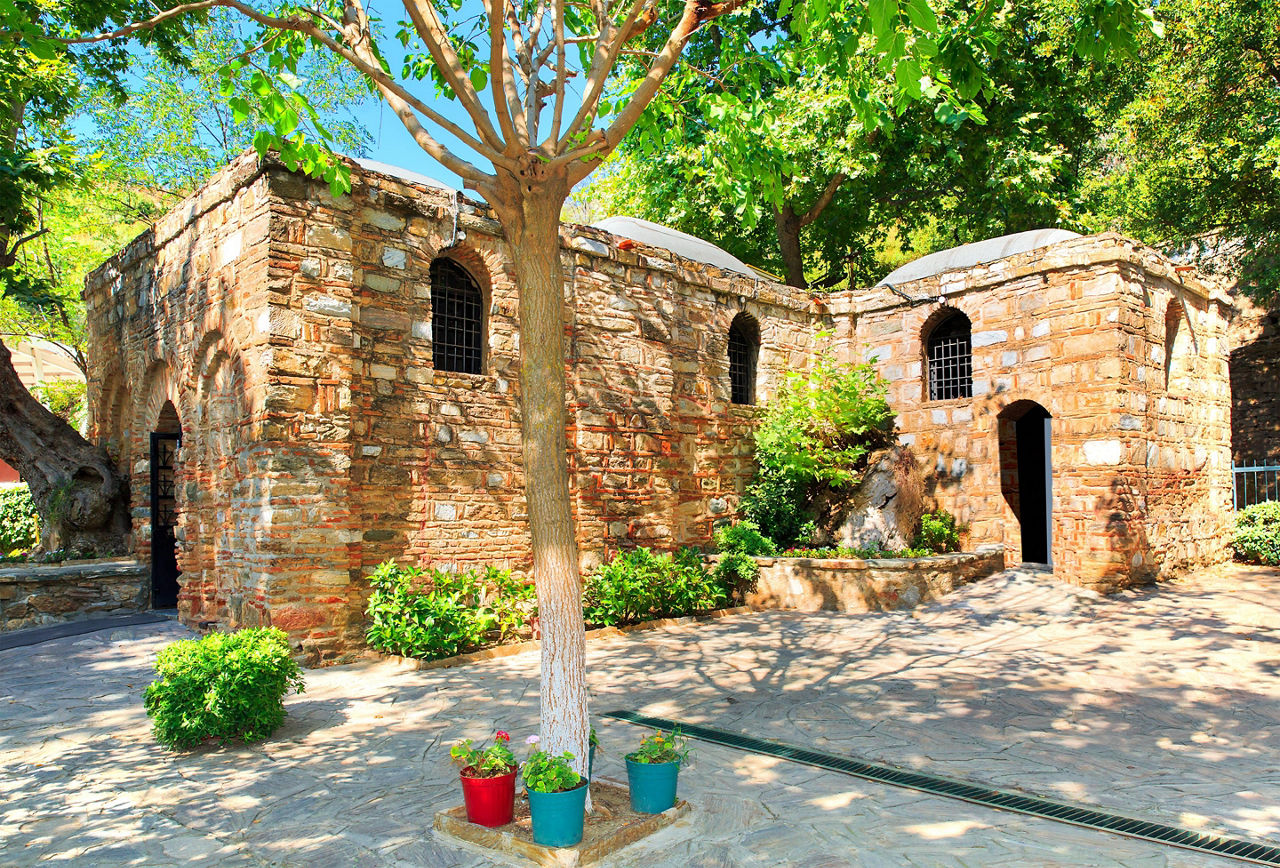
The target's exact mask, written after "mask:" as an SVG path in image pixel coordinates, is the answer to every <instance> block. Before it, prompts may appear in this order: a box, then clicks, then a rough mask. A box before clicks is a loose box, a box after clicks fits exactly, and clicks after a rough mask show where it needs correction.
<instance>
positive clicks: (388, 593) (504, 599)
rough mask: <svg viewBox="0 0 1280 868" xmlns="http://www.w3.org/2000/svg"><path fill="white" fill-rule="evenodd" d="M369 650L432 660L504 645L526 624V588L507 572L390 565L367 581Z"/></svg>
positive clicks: (530, 600) (530, 597)
mask: <svg viewBox="0 0 1280 868" xmlns="http://www.w3.org/2000/svg"><path fill="white" fill-rule="evenodd" d="M369 581H370V584H371V585H372V588H373V593H372V594H371V595H370V597H369V606H368V609H367V610H366V612H367V614H368V616H369V620H370V622H371V623H370V625H369V629H368V631H367V632H366V634H365V639H366V640H367V641H368V643H369V645H370V647H373V648H376V649H377V650H379V651H385V652H387V653H390V654H400V655H402V656H405V657H421V658H423V659H426V660H435V659H437V658H440V657H452V656H454V655H455V654H461V653H463V652H466V651H474V650H476V649H479V648H484V647H487V646H490V645H498V644H501V643H503V642H509V641H511V640H512V638H514V637H515V636H516V634H517V633H518V632H519V631H520V630H521V629H523V628H524V627H525V626H527V625H528V624H529V622H530V621H531V620H532V618H533V615H534V612H535V611H536V606H535V603H534V600H535V592H534V588H533V585H532V584H528V583H526V582H525V581H524V580H523V579H522V578H520V577H518V576H515V575H513V574H512V573H511V572H510V571H509V570H500V569H497V568H496V567H489V568H487V569H485V570H468V571H466V572H446V571H445V570H438V569H436V570H422V569H419V568H417V567H402V566H399V565H397V564H396V563H394V562H393V561H387V562H386V563H384V564H382V565H380V566H379V567H378V568H377V569H376V570H374V572H373V574H372V575H371V576H370V577H369Z"/></svg>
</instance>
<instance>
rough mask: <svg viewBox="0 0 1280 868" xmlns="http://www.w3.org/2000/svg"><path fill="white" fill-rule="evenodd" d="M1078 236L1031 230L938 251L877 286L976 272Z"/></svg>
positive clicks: (895, 273)
mask: <svg viewBox="0 0 1280 868" xmlns="http://www.w3.org/2000/svg"><path fill="white" fill-rule="evenodd" d="M1080 237H1081V236H1080V233H1079V232H1072V231H1071V230H1069V229H1031V230H1028V231H1026V232H1015V233H1013V234H1011V235H1000V236H997V237H996V238H987V239H985V240H983V241H975V242H972V243H970V244H961V245H960V246H958V247H951V248H948V249H947V250H939V251H938V252H937V253H930V254H928V255H927V256H921V257H920V258H919V259H915V260H912V261H911V262H908V263H907V264H906V265H903V266H900V267H898V268H896V269H894V270H893V271H891V272H890V273H889V274H887V275H885V277H883V278H882V279H881V280H880V281H879V282H878V283H876V286H897V285H900V284H903V283H911V282H912V281H915V280H924V279H925V278H929V277H935V276H937V275H939V274H943V273H945V272H948V271H957V270H960V269H966V268H973V267H974V266H976V265H983V264H985V263H988V262H995V261H996V260H998V259H1004V258H1006V257H1009V256H1017V255H1018V254H1019V253H1026V252H1028V251H1030V250H1037V249H1039V248H1041V247H1049V246H1051V245H1053V244H1057V243H1058V242H1060V241H1068V240H1070V239H1072V238H1080Z"/></svg>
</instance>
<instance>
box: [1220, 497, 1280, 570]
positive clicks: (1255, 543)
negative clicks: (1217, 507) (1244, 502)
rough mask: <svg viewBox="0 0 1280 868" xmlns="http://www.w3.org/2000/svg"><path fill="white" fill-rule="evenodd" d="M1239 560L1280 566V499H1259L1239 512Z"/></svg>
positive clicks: (1235, 546) (1236, 540)
mask: <svg viewBox="0 0 1280 868" xmlns="http://www.w3.org/2000/svg"><path fill="white" fill-rule="evenodd" d="M1231 547H1232V548H1233V549H1234V550H1235V553H1236V560H1239V561H1244V562H1245V563H1250V564H1269V565H1271V566H1280V503H1256V504H1254V505H1253V506H1250V507H1247V508H1246V509H1242V510H1240V512H1239V514H1238V515H1236V532H1235V537H1234V538H1233V539H1232V540H1231Z"/></svg>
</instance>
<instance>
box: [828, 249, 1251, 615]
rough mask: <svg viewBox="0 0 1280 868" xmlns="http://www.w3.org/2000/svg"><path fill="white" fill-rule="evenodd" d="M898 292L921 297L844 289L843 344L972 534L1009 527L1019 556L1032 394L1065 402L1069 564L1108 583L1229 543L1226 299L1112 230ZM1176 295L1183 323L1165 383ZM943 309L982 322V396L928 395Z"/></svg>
mask: <svg viewBox="0 0 1280 868" xmlns="http://www.w3.org/2000/svg"><path fill="white" fill-rule="evenodd" d="M897 289H898V291H899V292H901V293H902V294H903V295H905V296H907V297H909V298H912V299H916V300H917V301H916V302H915V303H912V302H908V301H906V300H905V299H904V298H903V297H902V295H898V294H895V293H893V292H891V291H890V290H888V289H887V288H884V287H879V288H874V289H872V290H868V291H863V292H854V293H845V294H842V295H840V296H834V297H832V298H831V299H830V301H829V306H830V309H831V312H832V314H833V316H834V318H835V319H836V321H837V323H838V324H839V326H840V331H839V334H838V341H839V345H840V348H841V350H842V352H843V353H844V355H845V356H846V357H847V358H856V359H858V360H865V359H869V358H874V359H875V360H876V362H875V364H876V366H877V368H878V369H879V370H880V372H881V373H882V374H883V375H884V376H885V378H886V379H887V380H889V381H890V383H891V386H890V401H891V403H892V405H893V406H894V408H895V409H896V410H897V411H898V424H899V429H900V431H901V432H902V435H903V436H902V439H903V441H904V442H906V443H908V444H910V445H911V446H912V448H913V449H914V450H915V452H916V454H917V455H918V456H919V457H920V459H921V460H922V461H923V462H924V463H925V464H926V466H927V467H928V468H929V469H930V470H931V471H932V474H933V476H932V486H931V487H932V491H931V494H932V495H933V497H934V498H935V499H936V501H937V503H938V504H939V505H940V506H942V507H943V508H946V509H949V510H951V511H952V512H953V513H955V514H956V516H957V518H959V520H960V521H961V522H964V523H966V524H968V525H969V527H970V534H971V539H972V541H973V542H974V543H975V544H981V543H990V542H1003V543H1004V544H1005V546H1006V547H1007V548H1008V549H1009V551H1010V554H1011V558H1012V559H1013V560H1014V561H1015V562H1016V561H1018V560H1021V543H1022V540H1021V531H1020V526H1019V522H1018V518H1017V515H1018V512H1017V510H1018V509H1019V496H1020V495H1019V487H1018V485H1017V479H1016V468H1017V465H1016V460H1015V458H1014V457H1013V450H1012V448H1011V447H1012V446H1013V442H1012V426H1011V425H1010V424H1009V418H1010V416H1011V415H1013V414H1016V413H1018V412H1019V411H1020V410H1021V409H1022V408H1026V407H1028V406H1030V405H1029V404H1028V403H1026V402H1034V403H1035V404H1037V405H1039V406H1040V407H1042V408H1043V409H1044V410H1046V411H1047V412H1048V413H1049V415H1050V416H1051V417H1052V421H1051V432H1052V434H1051V436H1052V464H1053V510H1052V516H1053V517H1052V527H1053V544H1052V557H1053V563H1054V568H1055V573H1056V574H1058V575H1060V576H1062V577H1064V578H1067V579H1069V580H1071V581H1075V582H1078V583H1080V584H1084V585H1086V586H1089V587H1093V588H1096V589H1099V590H1104V591H1105V590H1111V589H1114V588H1117V587H1122V586H1125V585H1128V584H1131V583H1133V582H1140V581H1147V580H1150V579H1153V578H1158V577H1168V576H1173V575H1178V574H1181V573H1183V572H1186V571H1187V570H1189V569H1192V568H1194V567H1196V566H1200V565H1203V564H1208V563H1214V562H1217V561H1218V560H1221V559H1222V558H1223V557H1225V528H1226V527H1227V524H1228V522H1229V507H1228V496H1229V485H1230V483H1229V459H1230V456H1229V454H1228V446H1227V444H1228V442H1229V441H1228V431H1229V424H1230V423H1229V419H1230V415H1229V414H1230V405H1229V400H1230V392H1229V386H1228V383H1227V367H1226V352H1227V345H1226V341H1225V336H1226V335H1225V330H1226V322H1227V313H1228V303H1227V301H1226V300H1225V298H1219V297H1213V298H1208V297H1206V294H1205V293H1206V291H1205V290H1204V288H1203V287H1202V286H1201V285H1199V284H1198V283H1196V282H1195V281H1194V279H1193V278H1191V277H1190V276H1184V275H1181V274H1179V273H1178V272H1176V271H1175V270H1174V269H1173V268H1172V267H1171V266H1169V265H1168V264H1167V262H1166V261H1165V260H1163V259H1162V258H1161V257H1160V256H1159V255H1158V254H1157V253H1155V251H1153V250H1150V249H1149V248H1145V247H1143V246H1141V245H1138V244H1136V243H1135V242H1132V241H1129V240H1127V239H1123V238H1121V237H1120V236H1115V235H1101V236H1091V237H1086V238H1079V239H1073V240H1070V241H1066V242H1061V243H1059V244H1056V245H1053V246H1052V247H1049V248H1043V249H1041V250H1037V251H1033V252H1029V253H1026V254H1021V255H1019V256H1014V257H1010V258H1007V259H1003V260H1000V261H998V262H995V263H991V264H989V265H986V266H978V267H976V268H973V269H970V270H968V271H957V272H949V273H946V274H942V275H938V276H936V277H932V278H927V279H924V280H920V281H915V282H913V283H910V284H905V285H903V286H901V287H897ZM1177 297H1181V298H1184V299H1186V301H1187V304H1188V309H1189V311H1190V317H1191V320H1192V323H1193V326H1194V328H1191V329H1189V328H1187V327H1186V314H1185V313H1184V312H1183V309H1182V307H1181V302H1178V301H1176V300H1175V299H1176V298H1177ZM1171 304H1173V305H1174V306H1175V308H1176V312H1177V313H1178V315H1179V317H1178V318H1177V319H1176V321H1177V322H1180V323H1181V329H1180V331H1177V333H1176V334H1174V335H1173V337H1174V338H1175V339H1176V340H1177V341H1178V343H1177V346H1176V348H1175V352H1174V353H1173V359H1174V363H1173V367H1172V370H1171V375H1170V376H1171V379H1170V383H1169V385H1168V386H1166V384H1165V377H1166V375H1165V370H1164V361H1165V358H1166V349H1167V348H1166V346H1165V343H1166V340H1167V339H1168V337H1169V335H1168V334H1167V332H1168V329H1167V327H1166V313H1167V312H1168V311H1169V310H1170V305H1171ZM942 308H952V309H955V310H959V311H961V312H962V313H964V314H965V315H966V316H968V318H969V320H970V322H971V326H972V344H973V397H972V398H963V399H956V400H945V401H931V400H928V395H927V391H926V383H925V371H924V366H925V365H924V342H925V341H926V340H927V332H928V329H929V327H930V326H931V324H932V323H935V322H937V321H938V317H939V316H940V310H941V309H942ZM1193 332H1194V339H1193V338H1192V337H1191V335H1192V333H1193ZM1002 429H1003V430H1002Z"/></svg>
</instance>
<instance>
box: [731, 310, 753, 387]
mask: <svg viewBox="0 0 1280 868" xmlns="http://www.w3.org/2000/svg"><path fill="white" fill-rule="evenodd" d="M759 356H760V326H759V325H758V324H757V323H756V321H755V318H754V317H752V316H751V315H750V314H745V313H740V314H738V315H737V316H735V317H734V318H733V322H732V323H731V324H730V326H729V400H730V401H732V402H733V403H735V404H754V403H755V402H756V359H758V358H759Z"/></svg>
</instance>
